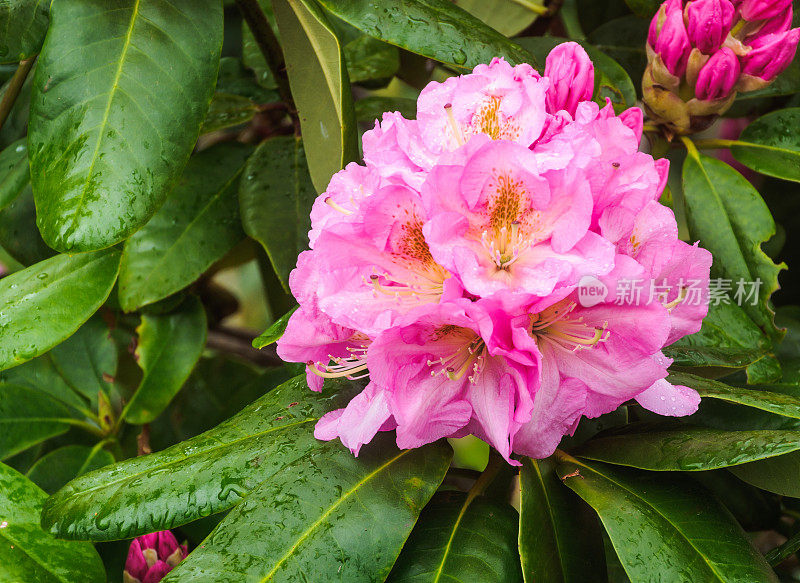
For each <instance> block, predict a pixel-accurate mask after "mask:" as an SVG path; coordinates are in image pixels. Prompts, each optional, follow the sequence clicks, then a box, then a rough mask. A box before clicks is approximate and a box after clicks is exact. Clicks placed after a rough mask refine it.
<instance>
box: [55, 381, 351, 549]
mask: <svg viewBox="0 0 800 583" xmlns="http://www.w3.org/2000/svg"><path fill="white" fill-rule="evenodd" d="M266 388H268V387H266ZM362 389H363V384H359V383H354V382H352V381H338V382H331V383H326V387H325V389H324V390H323V391H322V393H312V392H311V391H310V390H309V389H308V386H307V385H306V380H305V375H302V376H299V377H296V378H294V379H292V380H290V381H288V382H286V383H284V384H283V385H281V386H280V387H278V388H276V389H274V390H272V391H270V392H269V393H267V394H266V395H264V396H263V397H262V398H260V399H259V400H257V401H255V402H254V403H253V404H252V405H249V406H248V407H246V408H245V409H244V410H242V411H241V412H240V413H239V414H238V415H235V416H234V417H231V418H230V419H229V420H227V421H225V422H223V423H221V424H220V425H218V426H217V427H215V428H214V429H211V430H210V431H207V432H206V433H203V434H201V435H198V436H197V437H194V438H192V439H189V440H186V441H184V442H181V443H179V444H177V445H175V446H173V447H170V448H167V449H165V450H163V451H159V452H158V453H154V454H151V455H148V456H142V457H138V458H133V459H129V460H126V461H123V462H120V463H118V464H115V465H114V466H111V467H109V468H105V469H103V470H99V471H96V472H92V473H90V474H86V475H85V476H81V477H80V478H78V479H76V480H73V481H72V482H70V483H69V484H67V485H66V486H65V487H64V488H63V489H62V490H60V491H59V492H57V493H56V494H55V495H54V496H53V497H52V498H51V499H50V500H48V502H47V505H46V507H45V509H44V511H43V513H42V521H43V522H42V524H43V525H45V527H46V528H48V529H49V530H50V531H51V532H52V533H54V534H57V535H58V536H60V537H63V538H71V539H84V540H86V539H90V540H116V539H123V538H130V537H133V536H138V535H141V534H146V533H148V532H154V531H157V530H162V529H165V528H172V527H174V526H178V525H180V524H185V523H187V522H191V521H193V520H197V519H199V518H202V517H204V516H208V515H210V514H214V513H217V512H221V511H222V510H225V509H226V508H230V507H231V506H233V505H234V504H236V503H237V502H239V501H240V500H241V499H242V497H244V496H245V495H246V494H247V493H248V492H249V491H250V490H252V489H253V488H255V487H256V486H258V484H260V483H262V482H263V481H264V480H266V479H268V478H269V477H270V476H272V475H273V474H274V473H275V472H279V471H283V472H284V473H286V472H285V471H284V468H285V466H286V465H287V464H289V463H291V462H292V461H294V460H296V459H298V458H300V457H301V456H303V455H305V454H307V453H308V452H310V451H316V450H318V448H320V447H321V446H322V442H320V441H318V440H317V439H315V438H314V433H313V431H314V425H315V424H316V422H317V421H318V420H319V418H320V417H321V416H322V415H324V414H325V413H327V412H328V411H331V410H333V409H338V408H340V407H343V406H344V405H346V404H347V403H348V402H349V400H350V399H351V398H353V396H354V395H355V394H356V393H358V392H359V391H361V390H362ZM337 445H338V444H337ZM339 447H341V446H339Z"/></svg>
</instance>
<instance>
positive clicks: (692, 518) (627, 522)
mask: <svg viewBox="0 0 800 583" xmlns="http://www.w3.org/2000/svg"><path fill="white" fill-rule="evenodd" d="M557 467H558V473H559V475H560V476H562V479H563V481H564V483H565V484H566V485H567V486H569V487H570V488H572V490H574V491H575V492H576V493H577V494H578V495H579V496H580V497H581V498H583V499H584V500H585V501H586V502H588V503H589V504H590V505H591V506H592V508H594V509H595V511H596V512H597V514H598V515H599V516H600V520H601V521H602V523H603V526H605V529H606V532H607V533H608V536H609V537H610V538H611V542H612V543H613V545H614V549H615V550H616V552H617V555H618V556H619V558H620V561H621V562H622V565H623V566H624V567H625V571H626V572H627V574H628V576H629V577H630V578H631V581H652V580H653V576H654V574H656V575H657V577H658V580H661V581H718V582H720V583H729V582H732V581H747V582H748V583H766V582H769V583H777V582H778V578H777V577H776V576H775V574H774V573H773V572H772V570H771V569H770V568H769V565H767V563H766V561H765V560H764V557H762V556H761V555H760V554H759V553H758V552H757V551H756V550H755V549H754V548H753V547H752V546H751V545H750V543H749V542H748V540H747V538H746V536H745V533H744V532H743V531H742V528H741V527H740V526H739V525H738V524H737V523H736V521H735V520H734V519H733V517H732V516H731V515H730V513H729V512H728V511H727V510H726V509H725V508H724V507H722V506H721V505H720V504H719V502H717V501H716V500H715V499H714V498H713V497H711V496H709V495H708V494H707V493H706V492H705V491H704V490H702V489H701V488H700V487H699V486H697V485H696V484H695V483H694V482H692V481H691V480H687V479H686V478H683V477H682V476H680V475H670V476H668V477H666V476H664V475H663V474H646V473H641V472H636V471H633V470H625V469H623V468H612V467H610V466H607V465H605V464H600V463H587V462H583V461H579V460H576V459H574V458H571V457H569V456H566V455H562V456H561V461H560V463H559V464H558V466H557ZM699 517H702V520H700V519H698V518H699Z"/></svg>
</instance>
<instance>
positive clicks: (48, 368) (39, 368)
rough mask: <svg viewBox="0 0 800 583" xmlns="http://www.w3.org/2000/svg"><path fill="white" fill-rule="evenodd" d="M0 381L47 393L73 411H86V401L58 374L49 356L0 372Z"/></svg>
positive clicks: (48, 354)
mask: <svg viewBox="0 0 800 583" xmlns="http://www.w3.org/2000/svg"><path fill="white" fill-rule="evenodd" d="M0 383H10V384H12V385H19V386H22V387H28V388H30V389H35V390H37V391H40V392H42V393H47V394H48V395H50V396H51V397H53V398H56V399H58V400H59V401H61V402H62V403H64V404H65V405H68V406H69V407H71V408H72V409H74V410H75V411H82V412H87V411H88V402H87V400H85V399H84V398H83V397H82V396H81V395H79V393H77V392H76V391H75V389H73V388H72V387H71V386H69V384H67V382H66V381H65V380H64V377H62V376H61V374H59V372H58V371H57V370H56V367H55V366H54V365H53V360H52V359H51V358H50V353H49V352H48V353H47V354H43V355H41V356H39V357H37V358H34V359H33V360H29V361H28V362H26V363H23V364H21V365H19V366H15V367H14V368H10V369H8V370H4V371H2V372H0Z"/></svg>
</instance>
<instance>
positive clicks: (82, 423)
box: [54, 418, 106, 437]
mask: <svg viewBox="0 0 800 583" xmlns="http://www.w3.org/2000/svg"><path fill="white" fill-rule="evenodd" d="M54 421H58V422H59V423H66V424H67V425H72V426H73V427H78V428H80V429H83V430H84V431H87V432H89V433H91V434H92V435H96V436H97V437H105V436H106V435H105V433H103V430H102V429H100V428H99V427H95V426H94V425H92V424H91V423H87V422H86V421H80V420H79V419H69V418H63V419H55V420H54Z"/></svg>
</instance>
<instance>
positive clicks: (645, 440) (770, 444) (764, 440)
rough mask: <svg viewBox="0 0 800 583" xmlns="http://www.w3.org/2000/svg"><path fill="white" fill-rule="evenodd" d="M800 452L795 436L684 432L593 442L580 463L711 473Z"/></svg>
mask: <svg viewBox="0 0 800 583" xmlns="http://www.w3.org/2000/svg"><path fill="white" fill-rule="evenodd" d="M798 449H800V431H786V430H771V429H761V430H754V431H720V430H718V429H706V428H702V427H689V428H681V429H675V430H669V431H658V430H656V431H647V432H635V433H633V432H631V433H625V434H621V435H611V436H608V437H597V438H594V439H591V440H589V441H587V442H586V443H584V444H583V445H582V446H581V447H579V448H578V449H576V450H575V452H574V453H575V455H577V456H580V457H582V458H587V459H592V460H598V461H602V462H608V463H612V464H617V465H622V466H630V467H634V468H639V469H642V470H651V471H656V472H664V471H681V472H691V471H698V470H716V469H719V468H727V467H729V466H736V465H739V464H744V463H747V462H752V461H755V460H759V459H764V458H768V457H775V456H778V455H781V454H784V453H789V452H792V451H796V450H798Z"/></svg>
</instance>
